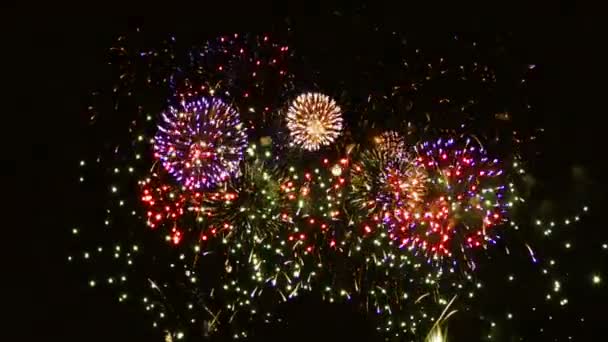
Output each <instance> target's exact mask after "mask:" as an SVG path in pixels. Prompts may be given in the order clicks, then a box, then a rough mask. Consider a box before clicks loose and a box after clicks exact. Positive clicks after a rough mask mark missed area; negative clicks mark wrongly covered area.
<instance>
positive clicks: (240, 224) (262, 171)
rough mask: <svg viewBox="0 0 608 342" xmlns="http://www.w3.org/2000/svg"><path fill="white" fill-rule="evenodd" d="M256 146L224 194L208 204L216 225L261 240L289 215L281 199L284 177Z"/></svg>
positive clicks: (286, 220) (288, 219) (270, 233)
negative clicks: (231, 228) (259, 152)
mask: <svg viewBox="0 0 608 342" xmlns="http://www.w3.org/2000/svg"><path fill="white" fill-rule="evenodd" d="M256 149H257V148H256V146H255V145H252V146H250V147H249V148H248V149H247V152H248V155H250V158H247V160H246V161H245V162H244V163H243V165H242V167H241V170H240V171H239V177H236V178H234V179H232V180H231V181H230V182H229V184H228V186H227V193H226V194H225V195H224V196H220V197H218V198H217V200H218V201H214V202H211V204H210V207H212V208H214V209H213V211H214V214H213V217H212V220H213V222H214V223H215V224H216V225H222V226H223V225H225V224H229V225H230V226H231V227H233V230H234V231H235V232H236V233H237V235H238V236H240V237H241V238H245V237H249V238H253V239H254V240H260V239H264V238H268V237H271V236H272V235H273V233H276V232H277V231H278V230H279V229H280V227H281V225H283V224H288V222H289V221H290V220H291V216H290V215H289V214H288V213H287V212H286V210H285V208H284V207H285V205H284V203H285V201H284V199H283V198H282V196H283V194H282V190H281V187H282V184H283V178H284V176H283V174H282V172H281V170H280V169H279V168H277V167H276V166H273V165H272V161H271V160H270V159H271V157H270V152H269V151H266V152H267V153H261V154H258V153H257V151H256Z"/></svg>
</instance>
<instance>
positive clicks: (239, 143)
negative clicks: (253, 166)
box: [154, 97, 247, 189]
mask: <svg viewBox="0 0 608 342" xmlns="http://www.w3.org/2000/svg"><path fill="white" fill-rule="evenodd" d="M246 143H247V136H246V134H245V131H244V129H243V128H242V123H241V121H240V118H239V114H238V113H237V112H236V110H234V108H232V107H231V106H229V105H227V104H225V103H224V102H223V101H221V100H220V99H217V98H205V97H203V98H200V99H198V100H195V101H189V102H183V103H181V108H173V107H171V108H169V110H168V111H167V112H165V113H163V114H162V122H161V123H160V124H159V125H158V132H157V134H156V136H155V138H154V152H155V157H157V158H159V159H160V161H161V162H162V165H163V166H164V168H165V169H166V170H167V171H168V172H169V173H170V174H171V175H173V176H174V177H175V179H176V180H177V181H178V182H180V183H182V184H183V185H184V186H186V187H187V188H190V189H200V188H210V187H213V186H214V185H216V184H217V183H218V182H221V181H225V180H226V179H227V178H228V177H230V176H232V175H235V173H236V171H237V169H238V165H239V163H240V162H241V160H242V159H243V150H244V149H245V145H246Z"/></svg>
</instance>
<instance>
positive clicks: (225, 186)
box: [87, 35, 578, 341]
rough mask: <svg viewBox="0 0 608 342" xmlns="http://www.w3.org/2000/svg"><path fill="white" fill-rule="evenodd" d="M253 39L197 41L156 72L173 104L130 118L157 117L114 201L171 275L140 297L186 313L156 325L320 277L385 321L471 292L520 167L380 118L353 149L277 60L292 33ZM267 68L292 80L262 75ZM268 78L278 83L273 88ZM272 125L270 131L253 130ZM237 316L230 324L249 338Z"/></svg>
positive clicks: (340, 125) (457, 137)
mask: <svg viewBox="0 0 608 342" xmlns="http://www.w3.org/2000/svg"><path fill="white" fill-rule="evenodd" d="M253 41H254V42H255V43H251V40H248V39H245V38H242V37H239V36H238V35H234V36H230V37H222V38H220V39H219V40H217V41H213V42H211V43H208V44H207V45H205V47H204V48H203V49H202V50H195V52H196V53H194V52H192V53H191V55H190V57H191V58H193V60H194V61H195V63H193V66H192V68H193V70H195V71H196V72H192V75H186V76H184V75H177V76H176V75H172V77H169V78H167V79H168V80H170V81H169V82H170V88H171V89H172V90H173V91H174V92H176V93H175V94H173V96H172V98H171V99H170V100H169V101H168V103H176V102H177V103H179V105H170V106H168V109H166V110H165V111H163V112H162V113H159V115H158V120H157V121H156V122H155V121H154V120H149V119H148V120H145V121H137V122H144V123H145V124H144V125H143V126H145V125H149V124H150V123H152V124H154V125H155V129H154V134H153V135H152V136H146V137H145V138H141V136H139V135H138V139H137V140H138V141H144V142H146V141H149V144H144V145H145V146H144V147H143V151H142V152H141V153H140V152H137V153H135V154H134V155H135V156H136V158H133V159H134V160H136V162H135V164H136V165H139V167H138V172H129V173H127V174H128V175H129V177H137V184H138V187H136V188H137V189H138V190H137V191H138V192H137V195H134V197H137V198H138V200H137V201H135V202H134V203H135V204H134V205H131V206H125V207H128V208H129V209H131V212H130V213H129V214H130V216H132V217H135V218H137V220H140V221H143V222H144V223H145V224H147V225H148V226H149V227H151V228H153V229H154V230H155V231H159V230H160V231H162V232H163V233H164V234H165V235H164V239H163V240H166V241H169V242H170V243H169V244H165V245H167V246H169V247H168V248H169V251H168V252H167V251H166V252H164V253H166V254H167V260H166V261H167V265H169V266H168V267H169V272H168V273H167V274H176V275H172V276H169V277H167V276H166V275H162V274H163V273H162V272H160V271H158V273H155V276H156V277H159V278H162V279H164V280H160V281H157V280H152V275H150V274H143V275H140V277H144V278H146V279H148V281H149V283H150V284H151V285H150V288H151V289H152V291H153V293H154V294H155V295H156V298H157V299H156V301H157V303H158V304H157V305H156V306H154V305H153V304H150V301H151V300H150V299H148V297H144V299H143V301H144V303H146V310H148V311H154V310H157V311H156V315H160V317H161V318H163V317H164V316H165V315H166V314H167V312H169V311H171V312H178V313H176V314H175V317H180V318H182V319H185V322H186V324H181V323H180V325H179V327H176V326H174V325H171V323H170V322H168V321H167V320H164V321H163V320H162V319H161V318H155V320H154V326H160V327H162V328H163V329H167V330H168V331H169V336H172V338H178V339H179V338H182V337H183V336H184V334H185V332H186V331H188V329H187V328H183V326H184V325H188V324H189V325H190V326H191V327H192V329H190V331H192V332H193V334H195V333H194V332H196V331H201V329H200V327H201V326H204V329H203V330H204V331H205V334H206V333H211V332H213V331H216V330H218V329H220V327H221V326H222V325H236V324H238V323H240V322H242V321H243V320H244V321H248V320H250V319H251V317H263V318H264V319H265V320H267V319H269V317H270V316H272V315H271V313H272V312H273V310H275V309H276V305H274V306H273V305H271V306H267V305H266V304H264V303H267V302H268V300H267V299H268V298H272V299H273V300H271V301H270V302H271V303H280V302H282V301H286V300H288V299H289V298H292V297H295V296H297V295H298V294H299V293H301V292H302V291H312V290H318V291H320V292H321V293H322V296H323V298H325V299H326V300H328V301H329V302H334V301H338V300H344V301H352V302H355V303H357V305H359V306H360V307H362V308H364V309H365V310H367V311H370V312H375V313H376V314H378V315H379V316H381V317H383V319H384V321H383V323H381V330H383V331H386V332H392V333H396V334H397V335H398V334H403V333H406V334H410V335H411V336H415V335H416V333H417V332H418V331H423V333H424V331H425V330H424V329H427V330H426V331H427V332H428V329H430V327H431V325H432V323H433V322H434V321H436V320H438V319H441V317H443V315H444V314H445V310H446V309H447V306H449V305H452V304H453V303H452V302H453V300H452V301H450V303H449V304H448V302H447V300H446V296H451V295H452V294H454V293H456V294H458V293H461V292H462V293H465V292H466V293H469V296H468V297H469V298H472V297H474V295H473V294H472V293H473V292H472V291H474V290H473V289H475V288H480V287H481V286H480V283H479V282H478V281H475V280H473V278H472V277H471V274H472V273H473V272H474V270H475V268H476V265H478V264H479V263H483V258H482V257H479V255H478V254H477V253H476V252H475V251H476V250H484V249H488V248H490V247H492V246H493V245H495V244H497V243H498V241H500V239H501V236H502V235H506V234H509V231H510V230H512V229H513V227H515V228H518V225H517V223H516V222H515V220H514V219H513V218H512V215H511V214H512V210H511V209H512V208H513V207H514V205H515V204H516V203H521V202H523V199H522V198H521V197H519V196H518V194H517V192H516V186H515V185H514V182H513V181H512V179H514V178H518V177H521V175H522V174H523V173H524V172H523V170H522V169H521V166H519V165H518V164H517V163H510V162H506V161H505V160H507V159H508V158H507V157H506V156H505V157H504V158H498V157H497V156H494V153H492V152H491V151H488V150H486V149H485V148H484V146H483V145H482V143H481V141H480V140H479V139H478V138H476V137H475V136H474V135H471V134H468V133H465V132H461V133H460V134H456V133H454V132H450V133H446V132H439V133H437V132H435V133H434V134H426V135H419V136H412V135H411V134H409V133H408V130H399V129H395V130H390V131H388V130H387V131H385V132H381V133H379V134H376V136H374V137H370V139H369V143H367V144H365V143H362V144H361V145H360V148H353V144H351V143H352V142H351V141H347V139H346V138H344V141H342V138H341V135H342V134H343V133H344V132H345V131H346V128H345V127H346V126H345V119H344V118H343V112H342V111H343V109H342V108H348V106H347V105H346V104H342V103H341V104H340V105H338V103H337V102H336V101H335V100H334V99H332V98H331V97H329V96H327V95H324V94H321V93H318V92H312V93H311V92H303V93H299V94H298V93H297V92H296V91H295V90H294V89H293V85H292V84H291V83H290V80H291V79H292V77H291V74H289V72H288V70H287V69H286V68H285V67H284V66H283V65H282V63H283V62H284V60H285V58H286V54H287V51H288V48H287V46H285V45H279V44H274V43H271V42H270V40H269V39H268V37H267V36H263V37H255V38H254V39H253ZM256 49H266V50H268V49H269V50H268V51H270V52H269V53H266V54H257V53H256V51H255V50H256ZM266 50H264V51H266ZM262 56H263V57H262ZM200 75H207V77H208V78H209V79H203V80H200V79H198V78H197V77H199V78H200V77H201V76H200ZM239 75H240V76H239ZM268 75H270V76H272V77H274V79H276V80H281V82H284V83H285V84H288V86H286V85H285V84H281V85H279V86H277V85H276V84H275V85H273V86H272V87H271V86H269V85H268V84H266V83H265V81H264V80H268V79H269V78H272V77H270V76H268ZM178 76H179V77H178ZM224 79H226V82H225V84H221V81H222V80H224ZM214 82H217V83H214ZM252 85H253V86H252ZM273 87H274V88H273ZM272 90H274V91H276V96H268V94H269V93H272V92H271V91H272ZM294 94H295V95H294ZM277 99H281V100H283V101H284V103H282V104H278V103H277V102H276V101H277ZM341 107H342V108H341ZM349 110H350V109H349ZM273 118H274V119H273ZM275 119H276V120H275ZM273 120H275V121H276V122H277V123H278V124H277V125H275V126H273V122H274V121H273ZM135 121H136V120H135ZM276 126H279V127H280V128H276V132H271V133H270V134H267V132H265V133H264V134H262V133H261V132H259V131H258V130H256V128H259V127H276ZM149 131H150V129H149V127H148V126H146V127H144V128H142V129H140V130H133V132H134V133H136V134H140V133H141V132H149ZM130 132H131V131H130ZM284 133H286V135H287V137H288V139H287V140H288V141H286V143H287V144H288V145H289V146H290V147H294V148H297V149H300V150H302V153H301V154H300V158H301V159H300V160H293V158H291V155H288V153H291V154H294V153H293V151H294V150H293V149H281V147H282V146H277V145H276V144H277V143H276V142H277V141H279V142H280V141H282V140H281V139H282V138H283V134H284ZM148 138H149V139H148ZM327 147H332V149H334V152H335V151H338V153H337V154H332V153H329V152H328V153H325V152H324V150H325V148H327ZM353 151H354V152H353ZM146 153H147V155H148V157H149V158H142V157H141V156H142V155H146ZM116 170H118V168H117V169H116ZM114 173H115V174H116V175H124V174H126V173H124V172H123V173H120V172H118V171H116V172H114ZM134 192H135V191H134ZM127 196H129V195H127ZM123 202H124V200H121V201H120V207H122V206H123ZM112 210H114V211H111V210H108V213H114V212H115V211H116V210H117V209H112ZM577 220H578V219H577ZM129 222H130V221H129ZM136 222H137V221H136ZM110 224H114V220H111V219H108V220H106V225H110ZM134 246H136V245H134ZM526 247H527V249H528V250H529V251H530V254H531V256H532V258H533V259H534V253H533V251H532V249H531V247H530V246H529V245H527V244H526ZM140 248H141V246H138V247H137V248H136V249H133V250H134V251H135V250H139V249H140ZM159 248H160V247H159ZM118 250H120V249H118ZM133 253H135V252H133ZM87 255H88V254H87ZM116 255H119V253H118V251H117V252H116ZM133 255H134V254H133ZM133 255H131V254H128V255H127V256H126V257H127V261H128V265H131V263H132V262H136V261H133V260H132V259H133ZM138 256H139V258H140V259H142V257H141V252H140V253H139V254H138ZM87 258H88V256H87ZM116 258H117V259H119V257H118V256H117V257H116ZM153 260H154V261H151V264H153V265H156V261H155V260H156V259H153ZM535 261H536V260H535ZM142 263H143V261H142ZM210 263H211V264H215V265H219V269H220V271H219V273H220V275H219V276H217V281H209V280H208V278H209V277H208V276H207V275H205V272H206V271H207V270H208V269H209V264H210ZM176 265H180V266H176ZM203 265H204V266H203ZM457 270H459V271H463V272H456V271H457ZM110 279H114V278H110ZM205 279H207V280H205ZM174 281H177V282H178V283H179V284H180V285H179V286H181V287H185V288H186V290H185V292H186V294H185V296H182V297H179V296H178V297H179V298H182V299H180V300H178V301H179V303H177V304H176V303H174V302H172V301H173V300H174V299H171V298H169V297H168V295H167V294H166V293H165V292H163V291H165V290H164V289H165V288H167V287H169V288H171V287H173V286H177V285H176V284H173V283H172V282H174ZM92 284H93V285H94V284H95V282H93V283H92ZM159 284H160V285H159ZM184 284H186V285H184ZM93 285H92V286H93ZM179 286H178V287H179ZM446 288H448V289H447V290H446ZM167 292H168V291H167ZM463 297H466V296H463ZM121 298H122V297H121ZM183 298H186V299H183ZM262 299H263V300H262ZM454 305H457V304H454ZM442 312H443V313H442ZM422 327H426V328H422ZM432 327H433V330H432V334H429V337H428V338H427V340H432V341H435V340H442V339H443V338H444V337H443V335H444V334H445V331H444V330H442V329H439V328H437V327H435V326H432ZM239 329H240V328H235V330H234V331H235V333H234V337H236V338H240V337H245V336H247V333H246V332H245V331H244V330H239ZM379 329H380V328H379ZM419 335H420V334H418V336H419ZM431 335H432V336H431Z"/></svg>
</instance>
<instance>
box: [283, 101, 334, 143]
mask: <svg viewBox="0 0 608 342" xmlns="http://www.w3.org/2000/svg"><path fill="white" fill-rule="evenodd" d="M287 128H289V130H290V131H291V137H292V139H293V143H294V144H295V145H297V146H300V147H302V148H304V149H306V150H310V151H315V150H318V149H319V148H320V147H321V146H323V145H329V144H331V143H332V142H333V141H334V140H335V139H336V138H337V137H338V136H339V135H340V130H341V129H342V117H341V112H340V107H338V106H337V105H336V102H335V101H334V100H332V99H330V98H329V97H328V96H326V95H323V94H319V93H307V94H302V95H300V96H298V97H297V98H296V99H295V100H294V101H293V103H292V104H291V106H290V107H289V111H288V112H287Z"/></svg>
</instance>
